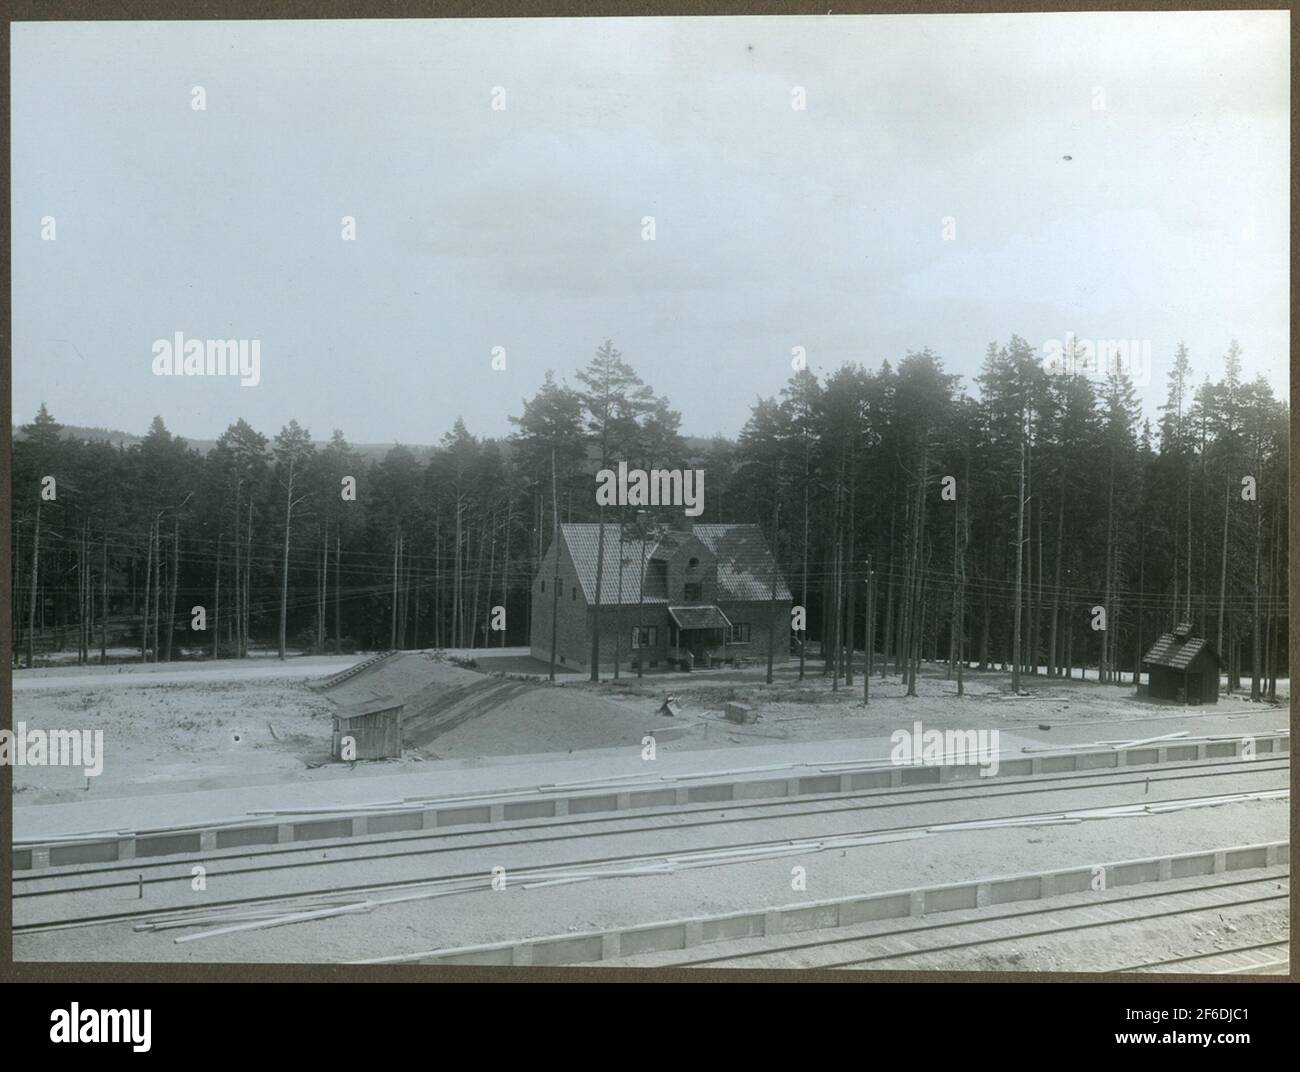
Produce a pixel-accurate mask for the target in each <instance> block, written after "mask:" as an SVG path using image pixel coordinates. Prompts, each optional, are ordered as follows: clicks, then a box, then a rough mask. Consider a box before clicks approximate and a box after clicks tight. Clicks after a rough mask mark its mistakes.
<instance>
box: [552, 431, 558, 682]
mask: <svg viewBox="0 0 1300 1072" xmlns="http://www.w3.org/2000/svg"><path fill="white" fill-rule="evenodd" d="M551 512H552V513H553V514H554V515H555V517H554V519H553V520H554V523H555V531H554V534H553V535H552V537H551V547H552V549H553V550H554V551H555V579H554V580H553V581H552V583H551V680H552V681H554V680H555V646H556V644H557V643H558V641H559V637H560V496H559V492H558V491H557V490H556V484H555V448H554V447H552V448H551Z"/></svg>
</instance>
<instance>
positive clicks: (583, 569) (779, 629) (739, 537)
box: [529, 522, 791, 670]
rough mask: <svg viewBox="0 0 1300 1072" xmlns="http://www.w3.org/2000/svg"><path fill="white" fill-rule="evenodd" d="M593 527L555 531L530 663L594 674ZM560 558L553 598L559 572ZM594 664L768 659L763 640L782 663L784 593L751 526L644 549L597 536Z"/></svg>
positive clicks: (608, 531)
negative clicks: (595, 655) (594, 660)
mask: <svg viewBox="0 0 1300 1072" xmlns="http://www.w3.org/2000/svg"><path fill="white" fill-rule="evenodd" d="M600 540H601V535H600V525H598V524H594V523H581V524H568V525H561V526H560V534H559V539H558V541H554V542H553V543H552V545H551V547H549V548H548V549H547V551H546V554H545V556H544V557H543V558H542V563H541V568H540V569H539V570H538V573H537V576H536V577H535V578H534V580H533V586H532V633H531V636H530V638H529V641H530V646H531V649H532V655H533V657H534V658H535V659H540V660H542V661H543V662H549V660H550V657H551V637H552V632H553V630H552V621H554V623H555V629H554V632H555V634H556V663H557V664H558V665H560V666H564V667H569V668H575V669H587V670H589V669H590V667H591V645H592V634H593V630H594V629H595V628H596V617H597V615H596V605H597V591H596V573H597V562H598V559H599V558H600ZM557 556H558V570H559V572H558V577H559V581H558V596H559V599H558V601H556V599H555V597H556V594H557V582H556V576H557V573H556V569H557ZM600 572H601V584H600V592H599V605H600V614H599V618H600V623H599V628H600V664H601V666H602V667H606V666H608V667H612V666H613V665H614V661H615V658H618V660H619V662H620V664H621V665H623V666H625V667H635V665H636V660H638V659H642V660H644V662H645V668H646V669H653V668H656V667H668V666H673V665H693V666H699V667H702V666H707V665H716V664H717V663H719V662H729V661H734V660H742V661H743V660H745V659H766V658H767V648H768V637H769V636H770V635H772V633H773V630H774V631H775V651H776V656H777V658H779V659H784V658H786V657H787V655H788V652H789V635H790V603H791V596H790V590H789V589H788V588H787V587H786V584H785V580H784V578H783V577H781V575H780V570H779V569H778V567H777V564H776V560H775V559H774V558H773V557H772V554H771V552H770V551H769V549H768V546H767V541H766V539H765V538H764V537H763V533H762V531H761V530H760V529H759V527H758V526H757V525H692V526H689V527H687V528H682V529H673V530H670V531H667V532H664V533H661V534H659V535H658V536H656V537H652V538H649V539H647V540H645V541H642V539H641V538H640V536H639V535H637V534H636V533H634V532H633V531H632V530H631V529H630V528H620V526H619V525H618V524H617V523H616V522H615V523H606V525H605V527H604V561H603V564H602V566H601V569H600Z"/></svg>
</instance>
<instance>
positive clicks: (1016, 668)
mask: <svg viewBox="0 0 1300 1072" xmlns="http://www.w3.org/2000/svg"><path fill="white" fill-rule="evenodd" d="M1028 435H1029V412H1028V410H1026V411H1025V413H1024V425H1023V427H1022V429H1021V438H1020V491H1019V494H1018V495H1017V497H1016V500H1017V506H1016V614H1015V625H1014V628H1013V630H1012V634H1011V692H1012V694H1013V695H1016V696H1018V695H1019V694H1020V599H1021V589H1022V586H1023V584H1024V572H1025V439H1026V438H1027V437H1028Z"/></svg>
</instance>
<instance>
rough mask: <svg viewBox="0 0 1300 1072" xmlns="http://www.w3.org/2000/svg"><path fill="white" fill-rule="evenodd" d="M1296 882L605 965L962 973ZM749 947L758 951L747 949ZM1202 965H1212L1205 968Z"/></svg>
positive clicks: (1158, 964)
mask: <svg viewBox="0 0 1300 1072" xmlns="http://www.w3.org/2000/svg"><path fill="white" fill-rule="evenodd" d="M1289 885H1290V872H1289V871H1279V872H1275V873H1273V874H1270V875H1267V876H1263V877H1261V876H1259V875H1255V876H1253V877H1249V878H1238V879H1231V880H1226V881H1224V880H1219V881H1213V882H1202V883H1198V884H1195V885H1184V886H1181V887H1180V888H1178V889H1174V890H1169V889H1156V890H1150V891H1143V892H1138V893H1131V894H1124V895H1110V896H1105V897H1104V898H1102V899H1093V900H1087V901H1084V902H1081V903H1077V904H1067V905H1061V904H1053V905H1042V904H1034V905H1032V906H1025V907H1019V908H1016V909H1013V910H1001V911H997V912H994V913H990V912H988V911H987V910H981V911H980V912H978V913H975V914H971V913H963V914H962V916H961V918H958V919H943V920H939V921H924V917H923V919H922V921H911V922H909V923H907V924H904V925H902V926H897V925H890V926H885V927H881V926H878V925H877V926H870V925H867V926H863V927H860V928H856V929H855V930H856V933H851V934H845V933H843V931H842V929H840V930H837V931H836V933H835V934H834V935H830V936H826V937H820V938H809V937H808V936H807V934H806V933H800V934H796V935H791V936H789V937H788V938H782V939H776V940H773V939H766V940H758V939H754V940H750V941H749V942H748V943H744V942H741V943H736V946H737V947H736V948H732V949H730V950H728V951H725V952H716V951H715V952H711V953H710V954H709V955H705V956H664V955H662V954H660V955H655V956H652V957H650V958H637V957H633V958H626V959H624V960H612V961H607V962H606V963H607V964H609V965H611V966H653V967H712V968H792V967H794V968H816V969H828V968H845V969H850V968H867V969H875V970H879V969H885V970H918V971H920V970H937V969H944V970H958V969H954V967H953V965H952V959H953V957H954V954H961V953H967V952H973V951H978V952H980V953H982V954H984V955H985V956H998V955H999V950H1003V951H1015V952H1019V950H1018V949H1016V947H1017V946H1023V944H1024V943H1025V942H1026V941H1029V940H1033V939H1047V940H1049V941H1054V940H1061V939H1069V938H1072V937H1074V936H1082V935H1086V936H1088V938H1089V940H1090V941H1091V942H1093V943H1099V942H1100V941H1101V940H1102V939H1103V935H1102V932H1104V931H1106V930H1108V929H1109V930H1118V929H1122V928H1124V927H1128V926H1132V925H1136V924H1150V923H1152V922H1155V921H1158V920H1168V919H1174V918H1180V917H1181V918H1185V919H1186V920H1187V921H1188V922H1189V923H1194V922H1195V921H1196V920H1197V919H1198V918H1200V917H1204V916H1205V915H1206V914H1211V913H1212V914H1214V915H1215V916H1216V918H1217V916H1218V914H1220V913H1223V912H1225V911H1227V912H1232V911H1237V910H1241V909H1249V910H1250V911H1258V910H1259V909H1261V908H1265V907H1267V906H1270V905H1281V906H1285V905H1286V903H1287V902H1288V901H1289V899H1290V893H1289ZM1279 887H1281V888H1280V889H1279ZM744 944H748V945H750V946H752V947H753V948H749V949H742V948H739V946H740V945H744ZM1287 944H1288V943H1286V942H1273V943H1263V944H1261V945H1250V946H1242V947H1239V948H1235V949H1232V950H1216V951H1214V952H1213V953H1194V954H1190V955H1187V956H1183V957H1179V958H1173V959H1169V960H1161V961H1148V962H1142V963H1138V964H1123V963H1121V964H1118V965H1114V966H1111V965H1109V964H1106V963H1104V962H1101V961H1098V962H1095V963H1090V965H1089V969H1088V970H1093V971H1108V972H1109V971H1116V972H1137V971H1148V970H1166V971H1185V970H1186V971H1193V970H1194V971H1205V970H1219V962H1220V961H1222V960H1224V958H1227V957H1230V956H1231V955H1232V954H1239V953H1245V952H1248V951H1261V950H1267V951H1270V955H1269V957H1268V958H1267V961H1266V962H1269V963H1271V962H1277V961H1278V960H1279V959H1282V960H1284V959H1285V958H1279V957H1278V956H1277V952H1278V951H1279V949H1282V948H1285V947H1287ZM1002 955H1005V952H1004V953H1003V954H1002ZM1200 962H1204V963H1205V965H1213V967H1196V965H1197V964H1199V963H1200ZM1261 966H1262V964H1261V963H1255V964H1254V965H1253V967H1254V968H1256V969H1258V968H1259V967H1261ZM1231 967H1235V968H1236V970H1245V969H1244V968H1242V967H1241V966H1240V964H1239V963H1238V962H1233V963H1232V964H1230V968H1231ZM971 970H974V969H971ZM984 970H987V969H984Z"/></svg>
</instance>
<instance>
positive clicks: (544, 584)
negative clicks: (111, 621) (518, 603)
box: [542, 581, 546, 592]
mask: <svg viewBox="0 0 1300 1072" xmlns="http://www.w3.org/2000/svg"><path fill="white" fill-rule="evenodd" d="M542 591H543V592H545V591H546V582H545V581H543V582H542Z"/></svg>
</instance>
